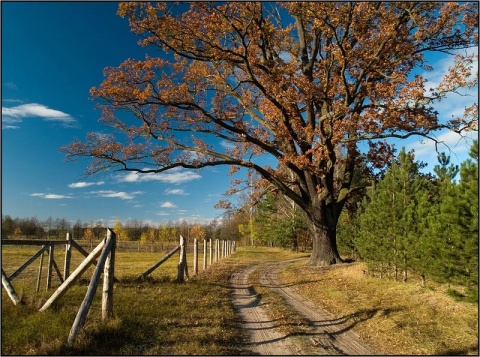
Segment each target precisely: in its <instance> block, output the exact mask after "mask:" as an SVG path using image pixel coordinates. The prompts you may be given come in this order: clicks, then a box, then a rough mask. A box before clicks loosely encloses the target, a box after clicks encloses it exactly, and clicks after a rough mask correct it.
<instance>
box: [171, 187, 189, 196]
mask: <svg viewBox="0 0 480 357" xmlns="http://www.w3.org/2000/svg"><path fill="white" fill-rule="evenodd" d="M165 194H166V195H181V196H188V195H189V193H187V192H185V190H183V189H181V188H167V189H166V190H165Z"/></svg>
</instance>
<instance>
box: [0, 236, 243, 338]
mask: <svg viewBox="0 0 480 357" xmlns="http://www.w3.org/2000/svg"><path fill="white" fill-rule="evenodd" d="M2 244H5V245H8V244H10V245H41V246H42V247H41V248H40V250H38V251H37V252H36V253H35V254H34V255H33V256H32V257H31V258H29V259H28V260H27V261H26V262H25V263H24V264H22V265H21V266H20V267H19V268H18V269H17V270H16V271H15V272H13V273H12V274H11V275H10V276H7V275H6V273H5V271H4V270H3V268H2V286H3V287H4V288H5V290H6V291H7V293H8V296H9V297H10V299H11V300H12V301H13V303H14V304H15V305H17V304H19V303H20V302H21V299H20V298H19V297H18V295H17V294H16V292H15V289H14V287H13V285H12V283H11V282H12V281H13V280H14V279H15V278H16V277H17V276H18V275H19V274H20V273H21V272H22V271H24V270H25V269H26V268H27V267H28V266H29V265H30V264H32V263H33V262H34V261H35V260H36V259H37V258H39V257H40V267H39V272H38V279H37V286H36V290H37V292H38V291H39V286H40V280H41V273H42V264H43V255H44V253H45V252H48V255H49V259H48V270H47V287H46V289H47V290H48V289H49V288H50V286H51V278H52V272H53V271H55V272H56V274H57V276H58V278H59V280H60V282H61V285H60V286H59V287H58V288H57V290H55V292H54V293H53V294H52V295H51V296H50V298H49V299H48V300H47V301H46V302H45V303H44V304H43V306H42V307H41V308H40V309H39V311H45V310H47V309H48V308H49V307H50V306H52V304H53V303H55V301H57V300H58V299H59V298H60V297H62V296H63V295H64V294H65V293H66V292H67V291H68V289H69V288H70V287H71V286H72V284H73V283H74V282H76V281H77V280H78V279H79V278H80V277H81V276H82V274H83V273H84V272H85V271H86V270H87V269H88V268H89V267H90V266H91V265H96V267H95V269H94V272H93V275H92V278H91V280H90V284H89V286H88V289H87V293H86V294H85V298H84V300H83V302H82V304H81V305H80V308H79V310H78V312H77V315H76V317H75V321H74V323H73V325H72V328H71V330H70V333H69V336H68V344H69V345H73V343H74V342H75V339H76V337H77V335H78V333H79V331H80V329H81V328H82V326H83V325H84V324H85V320H86V317H87V314H88V311H89V309H90V306H91V303H92V300H93V297H94V296H95V292H96V290H97V287H98V283H99V280H100V276H101V274H102V273H103V293H102V320H106V319H109V318H111V317H113V283H114V281H115V280H116V279H115V276H114V271H115V249H116V235H115V233H114V232H113V231H112V230H111V229H109V228H107V235H106V237H105V239H103V240H102V241H100V243H99V244H98V245H97V246H96V248H95V249H93V250H92V252H91V253H88V252H86V251H85V250H84V249H83V248H82V247H81V246H80V245H79V244H78V243H77V242H75V241H74V240H73V239H71V237H70V234H68V233H67V238H66V240H55V241H38V240H2ZM60 244H65V260H64V272H63V275H62V274H61V272H60V269H59V268H58V264H57V262H56V261H55V259H54V249H55V246H56V245H60ZM72 248H75V249H77V250H78V251H79V252H80V253H81V254H83V255H84V256H85V257H86V258H85V259H84V260H83V261H82V263H81V264H80V265H79V266H78V267H77V268H76V269H75V270H74V271H73V272H72V273H70V261H71V249H72ZM207 248H208V249H207ZM207 250H208V254H207ZM178 251H179V252H180V254H179V262H178V274H177V282H180V283H182V282H184V281H185V276H186V277H187V279H188V278H189V275H188V264H187V242H186V240H185V239H184V238H183V236H180V243H179V245H178V246H176V247H175V248H174V249H172V250H170V251H169V252H168V253H167V254H166V255H165V256H164V257H162V258H161V259H160V260H159V261H157V262H156V263H155V264H154V265H152V266H151V267H150V268H149V269H147V270H146V271H145V272H143V273H142V274H140V275H139V276H138V278H137V280H144V279H145V278H146V277H147V276H148V275H149V274H151V273H152V272H153V271H154V270H155V269H157V268H158V267H159V266H160V265H161V264H163V263H164V262H165V261H167V260H168V259H169V258H170V257H172V256H173V255H174V254H175V253H176V252H178ZM235 251H236V243H235V241H230V240H227V241H225V240H222V241H220V240H218V239H217V240H215V241H212V240H203V269H204V270H206V269H207V268H208V267H209V266H212V265H213V264H214V263H216V262H218V261H220V260H221V259H222V258H225V257H228V256H229V255H230V254H232V253H234V252H235ZM207 255H208V262H209V264H208V263H207ZM97 258H98V261H97V260H96V259H97ZM198 259H199V244H198V240H197V239H194V241H193V274H194V275H196V274H198ZM117 281H118V280H117Z"/></svg>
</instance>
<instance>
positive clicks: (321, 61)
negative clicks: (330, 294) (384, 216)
mask: <svg viewBox="0 0 480 357" xmlns="http://www.w3.org/2000/svg"><path fill="white" fill-rule="evenodd" d="M118 15H120V16H121V17H125V18H127V19H128V20H129V22H130V26H131V29H132V31H133V32H135V33H136V34H138V36H139V37H140V40H139V44H140V45H141V46H147V47H148V48H152V52H151V55H150V56H147V57H146V58H145V59H142V60H134V59H127V60H126V61H124V62H123V63H122V64H120V65H119V66H118V67H116V68H106V69H105V79H104V81H103V83H102V84H101V85H100V86H98V87H95V88H92V90H91V94H92V96H93V98H95V99H96V100H97V101H98V103H99V106H100V107H101V110H102V117H101V121H102V122H103V123H104V124H105V125H106V126H107V127H110V128H112V131H111V134H98V133H91V134H89V135H88V136H87V138H86V140H85V141H84V142H80V141H75V142H73V143H72V144H70V145H69V146H68V147H66V148H64V151H65V152H66V153H67V156H68V157H70V158H75V157H76V156H89V157H92V158H94V159H95V160H94V161H93V163H92V166H91V167H90V169H89V172H90V173H95V172H98V171H102V170H105V169H109V168H113V167H117V168H120V169H122V170H132V171H138V172H161V171H164V170H168V169H171V168H174V167H179V166H180V167H184V168H192V169H195V168H202V167H206V166H214V165H231V166H232V167H233V170H236V169H238V168H240V167H243V168H247V169H248V170H251V171H255V172H256V173H258V174H259V176H260V177H261V178H262V181H260V182H258V184H259V185H263V186H266V185H269V186H271V187H274V188H275V189H276V190H278V191H279V192H281V193H282V194H284V195H286V196H287V197H288V198H290V199H291V200H293V201H294V202H295V203H296V204H297V205H298V206H299V207H300V208H301V209H303V210H304V211H305V213H306V214H307V216H308V217H309V219H310V221H311V223H312V228H313V232H314V241H313V242H314V249H313V252H312V257H311V260H310V263H311V264H331V263H335V262H338V261H340V260H341V259H340V257H339V255H338V252H337V248H336V241H335V239H336V238H335V237H336V224H337V221H338V217H339V215H340V212H341V211H342V209H343V207H344V205H345V202H346V200H347V198H348V196H349V195H350V194H351V192H353V191H354V190H355V189H357V187H355V184H354V183H353V177H354V172H355V169H356V167H358V165H359V164H360V163H361V162H363V161H365V160H367V159H368V160H370V166H368V165H367V167H369V168H371V169H373V168H375V167H382V166H383V165H384V164H385V163H386V162H388V161H389V160H391V159H392V157H393V148H392V147H391V146H390V145H389V144H388V142H387V141H386V140H387V139H388V138H391V137H395V138H407V137H410V136H412V135H420V136H423V137H426V138H432V139H433V136H431V134H432V133H433V132H434V131H435V130H439V129H443V128H448V129H451V130H455V131H457V132H461V131H463V130H467V129H478V120H477V116H478V105H477V104H476V103H475V104H472V106H470V107H468V108H466V109H465V115H464V116H461V117H458V118H451V119H449V120H440V119H439V114H438V113H437V112H436V111H435V109H434V104H435V103H437V102H438V101H440V100H442V99H444V98H445V97H446V95H447V94H448V93H450V92H457V91H459V90H460V89H461V88H471V87H474V86H476V85H477V84H478V76H477V75H472V73H471V72H472V66H473V65H474V63H475V61H476V58H477V57H476V55H469V54H468V52H466V51H462V50H464V49H468V48H470V47H474V46H478V3H474V2H471V3H461V4H458V3H443V2H349V3H347V2H341V3H336V2H307V3H300V2H285V3H280V4H273V3H260V2H231V3H207V2H193V3H157V4H150V3H136V2H131V3H121V4H120V5H119V9H118ZM433 52H438V53H443V54H451V55H454V56H455V64H454V65H453V66H452V67H451V68H450V69H449V72H448V74H447V75H446V76H445V78H443V79H442V80H441V81H440V83H439V84H438V85H437V86H435V87H434V88H429V86H430V84H429V83H428V82H426V79H425V77H424V76H423V75H422V73H425V72H427V71H430V70H432V67H431V66H430V65H429V63H428V61H427V57H426V54H427V53H433ZM118 134H121V135H118ZM221 142H223V143H228V145H220V143H221ZM363 142H365V143H368V144H369V148H370V150H369V151H368V152H365V153H362V152H361V151H360V149H359V145H360V144H361V143H363ZM266 156H269V157H271V158H273V159H275V161H276V163H277V165H276V166H275V167H270V166H266V165H263V164H262V162H263V160H262V159H263V158H264V157H266Z"/></svg>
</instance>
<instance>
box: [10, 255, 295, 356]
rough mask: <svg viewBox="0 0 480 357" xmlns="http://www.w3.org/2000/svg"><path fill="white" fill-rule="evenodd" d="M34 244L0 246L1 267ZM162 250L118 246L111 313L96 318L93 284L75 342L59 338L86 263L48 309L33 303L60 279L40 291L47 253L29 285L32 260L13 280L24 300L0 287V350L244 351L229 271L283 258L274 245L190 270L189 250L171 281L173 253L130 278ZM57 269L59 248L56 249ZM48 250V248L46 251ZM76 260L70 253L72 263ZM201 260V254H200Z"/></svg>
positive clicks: (13, 263)
mask: <svg viewBox="0 0 480 357" xmlns="http://www.w3.org/2000/svg"><path fill="white" fill-rule="evenodd" d="M37 250H38V249H37V248H36V247H12V246H3V247H2V258H3V260H2V266H3V268H4V269H5V271H6V272H7V275H9V274H11V273H12V272H13V271H15V270H16V268H18V267H19V266H20V265H21V264H22V263H23V262H25V261H26V260H27V259H28V258H29V257H30V256H31V255H32V254H33V253H35V252H36V251H37ZM164 254H165V252H163V253H145V252H141V253H136V252H133V253H122V252H117V256H116V257H117V258H116V265H115V276H116V277H117V278H118V279H119V280H120V282H119V283H116V284H115V288H114V289H115V290H114V314H115V316H116V317H115V319H113V320H112V321H109V322H106V323H104V322H102V321H101V319H100V316H101V312H100V309H101V307H100V305H101V297H100V290H101V289H100V288H99V289H98V290H97V295H96V297H95V299H94V300H93V303H92V308H91V310H90V313H89V315H88V317H87V320H86V323H85V326H84V328H83V329H82V331H81V333H80V334H79V336H78V338H77V341H76V344H75V346H74V347H72V348H71V347H68V346H67V345H66V339H67V337H68V333H69V331H70V328H71V326H72V323H73V321H74V319H75V315H76V313H77V311H78V308H79V306H80V303H81V302H82V300H83V298H84V296H85V292H86V289H87V285H88V282H89V278H90V276H91V274H92V271H93V268H90V270H89V271H87V272H86V273H85V275H84V277H83V278H82V279H81V280H80V281H79V283H77V284H76V285H74V286H73V287H72V288H71V289H70V290H69V291H68V292H67V293H66V294H65V296H63V297H62V298H61V299H60V300H59V301H58V303H56V304H55V306H54V308H53V309H49V310H48V311H45V312H42V313H40V312H38V311H37V310H38V308H39V307H40V306H41V304H42V303H43V302H44V301H45V299H46V298H48V296H50V295H51V294H52V292H53V290H54V289H55V288H56V287H57V286H58V285H59V284H60V282H59V280H58V279H57V278H56V276H55V275H54V276H53V279H52V289H50V291H49V292H45V275H46V268H45V267H46V261H47V260H46V259H45V260H44V272H43V277H42V285H41V291H40V292H39V293H35V285H36V279H37V273H38V266H39V264H38V261H36V262H35V263H34V264H32V265H31V266H30V267H29V268H28V269H27V270H25V271H24V272H23V273H22V274H20V276H19V277H18V279H15V280H14V281H13V285H14V287H15V289H16V290H17V292H19V293H20V294H21V295H22V299H23V302H24V304H23V305H22V306H14V305H13V304H12V303H11V301H10V300H9V298H8V297H7V295H6V293H5V292H4V291H3V290H2V298H3V303H2V341H1V347H2V355H12V354H13V355H39V354H43V355H243V354H248V353H249V351H248V350H246V349H245V348H244V347H243V340H244V339H245V338H246V336H245V335H244V331H243V330H242V329H241V321H240V320H239V319H238V317H237V316H236V314H235V311H234V308H233V305H232V303H231V301H230V294H229V293H230V287H229V284H228V279H229V277H230V275H231V274H232V273H233V272H234V271H235V270H236V269H237V268H239V267H242V266H247V265H250V264H256V263H259V262H263V261H268V260H270V261H278V260H283V259H288V258H289V257H291V254H290V253H289V252H286V251H282V250H279V249H268V248H252V249H249V250H246V249H243V248H239V249H238V252H237V253H236V254H234V255H232V256H230V257H228V258H225V259H223V260H221V261H220V262H218V263H215V264H214V265H213V266H211V267H209V269H207V270H206V271H202V268H203V264H199V265H200V267H199V269H200V274H199V275H198V276H196V277H193V276H192V274H193V271H192V263H191V262H192V258H193V257H192V255H188V256H187V260H188V263H189V272H190V276H191V278H190V279H189V280H188V281H187V282H186V283H184V284H177V283H175V282H174V280H175V278H176V276H177V264H178V255H174V256H172V257H171V258H170V259H169V260H167V262H165V263H164V264H163V265H162V266H160V267H159V268H158V270H156V271H155V272H154V273H152V274H151V276H150V277H149V278H148V279H147V280H146V281H145V282H142V283H137V282H135V278H136V277H137V276H138V275H140V273H142V272H144V271H145V270H146V269H147V268H149V267H150V266H152V265H153V264H154V263H155V262H156V261H158V260H159V259H160V258H161V257H162V256H163V255H164ZM55 257H56V258H57V264H58V265H59V266H60V269H61V270H62V271H63V267H62V264H63V261H62V259H63V252H56V253H55ZM45 258H47V256H45ZM81 260H82V256H81V255H80V254H79V253H78V252H74V253H73V255H72V269H71V270H72V271H73V269H74V268H75V266H77V265H78V264H79V262H80V261H81ZM201 261H202V260H201Z"/></svg>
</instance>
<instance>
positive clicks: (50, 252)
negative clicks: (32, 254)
mask: <svg viewBox="0 0 480 357" xmlns="http://www.w3.org/2000/svg"><path fill="white" fill-rule="evenodd" d="M54 250H55V245H53V244H49V247H48V269H47V287H46V289H45V290H46V291H48V289H50V285H51V284H52V268H53V252H54Z"/></svg>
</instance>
